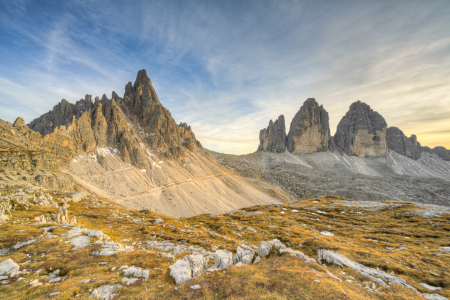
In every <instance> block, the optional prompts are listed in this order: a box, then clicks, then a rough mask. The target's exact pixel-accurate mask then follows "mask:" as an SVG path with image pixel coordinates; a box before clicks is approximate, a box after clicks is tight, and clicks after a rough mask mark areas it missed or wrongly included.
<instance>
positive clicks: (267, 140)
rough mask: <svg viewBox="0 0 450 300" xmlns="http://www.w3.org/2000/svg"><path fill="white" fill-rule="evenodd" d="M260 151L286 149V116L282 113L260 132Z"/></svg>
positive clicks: (279, 151)
mask: <svg viewBox="0 0 450 300" xmlns="http://www.w3.org/2000/svg"><path fill="white" fill-rule="evenodd" d="M258 150H259V151H269V152H275V153H283V152H284V151H285V150H286V125H285V123H284V116H283V115H281V116H279V117H278V119H277V120H275V123H273V122H272V120H270V122H269V126H267V128H264V129H262V130H261V131H260V133H259V147H258Z"/></svg>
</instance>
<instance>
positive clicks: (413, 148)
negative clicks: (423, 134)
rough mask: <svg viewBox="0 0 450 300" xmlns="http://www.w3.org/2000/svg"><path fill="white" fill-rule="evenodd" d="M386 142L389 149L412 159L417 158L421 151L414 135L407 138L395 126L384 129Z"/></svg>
mask: <svg viewBox="0 0 450 300" xmlns="http://www.w3.org/2000/svg"><path fill="white" fill-rule="evenodd" d="M386 142H387V146H388V148H389V149H391V150H394V151H395V152H397V153H398V154H401V155H404V156H406V157H409V158H411V159H414V160H417V159H419V158H420V157H421V153H422V152H423V150H422V149H421V148H422V147H421V146H420V143H419V142H417V137H416V136H415V135H412V136H411V137H410V138H408V137H406V135H405V134H404V133H403V131H401V130H400V129H398V128H397V127H389V128H388V129H387V130H386Z"/></svg>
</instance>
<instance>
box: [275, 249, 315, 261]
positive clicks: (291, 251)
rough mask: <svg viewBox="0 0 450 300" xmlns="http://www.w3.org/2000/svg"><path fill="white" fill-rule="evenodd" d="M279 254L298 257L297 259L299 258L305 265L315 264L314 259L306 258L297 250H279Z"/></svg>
mask: <svg viewBox="0 0 450 300" xmlns="http://www.w3.org/2000/svg"><path fill="white" fill-rule="evenodd" d="M279 253H280V254H284V253H289V254H290V256H293V257H298V258H300V259H301V260H303V261H304V262H306V263H313V262H316V261H315V260H314V259H312V258H309V257H308V256H306V255H305V254H304V253H303V252H301V251H298V250H293V249H291V248H284V249H280V250H279Z"/></svg>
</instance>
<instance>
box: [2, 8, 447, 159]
mask: <svg viewBox="0 0 450 300" xmlns="http://www.w3.org/2000/svg"><path fill="white" fill-rule="evenodd" d="M449 16H450V1H447V0H445V1H411V0H405V1H384V0H381V1H365V0H354V1H320V0H316V1H265V0H257V1H229V0H224V1H141V2H140V1H100V0H95V1H81V0H72V1H36V0H35V1H26V0H20V1H2V2H0V119H3V120H6V121H10V122H12V121H14V120H15V119H16V117H18V116H22V117H23V118H24V119H25V121H26V122H30V121H31V120H32V119H34V118H36V117H38V116H39V115H41V114H43V113H45V112H47V111H48V110H50V109H52V107H53V106H54V105H56V104H57V103H58V102H59V101H61V99H62V98H65V99H67V100H68V101H69V102H75V101H77V100H79V99H81V98H84V95H85V94H92V95H93V96H94V97H95V96H99V97H101V95H102V94H103V93H106V95H107V96H108V97H110V96H111V92H112V91H116V92H117V93H118V94H119V95H123V93H124V87H125V84H126V83H127V82H128V81H132V82H134V80H135V78H136V74H137V71H138V70H140V69H146V70H147V73H148V75H149V76H150V78H151V79H152V82H153V85H154V87H155V89H156V92H157V93H158V96H159V98H160V100H161V102H162V103H163V105H164V106H165V107H167V108H168V109H169V110H170V111H171V113H172V116H173V117H174V118H175V120H176V121H177V122H180V121H183V122H187V123H188V124H190V125H191V126H192V128H193V130H194V132H195V134H196V136H197V138H198V139H199V140H200V141H201V142H202V144H203V145H204V146H205V147H207V148H209V149H212V150H216V151H220V152H226V153H236V154H241V153H249V152H253V151H255V150H256V148H257V146H258V143H259V140H258V135H259V130H260V129H262V128H264V127H266V126H267V125H268V123H269V120H270V119H276V118H277V117H278V115H280V114H284V115H285V117H286V122H287V130H289V125H290V122H291V120H292V118H293V116H294V114H295V113H296V112H297V111H298V109H299V108H300V106H301V105H302V104H303V102H304V101H305V100H306V99H307V98H309V97H315V98H316V100H317V101H318V102H319V103H320V104H323V105H324V107H325V109H326V110H327V111H328V113H329V115H330V128H331V131H332V134H334V132H335V130H336V126H337V124H338V122H339V120H340V119H341V118H342V116H343V115H344V114H345V113H346V111H347V110H348V107H349V106H350V104H351V103H352V102H354V101H356V100H361V101H363V102H366V103H368V104H369V105H370V106H371V107H372V108H373V109H374V110H376V111H378V112H379V113H381V114H382V115H383V116H384V118H385V119H386V121H387V123H388V124H389V126H397V127H399V128H400V129H402V130H403V131H404V132H405V134H407V135H408V136H409V135H411V134H413V133H414V134H417V136H418V139H419V141H420V142H421V143H422V144H424V145H429V146H437V145H443V146H447V147H450V34H449V32H450V18H449Z"/></svg>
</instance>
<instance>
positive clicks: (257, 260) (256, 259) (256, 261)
mask: <svg viewBox="0 0 450 300" xmlns="http://www.w3.org/2000/svg"><path fill="white" fill-rule="evenodd" d="M260 262H261V257H260V256H257V257H256V258H255V261H254V262H253V264H257V263H260Z"/></svg>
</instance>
